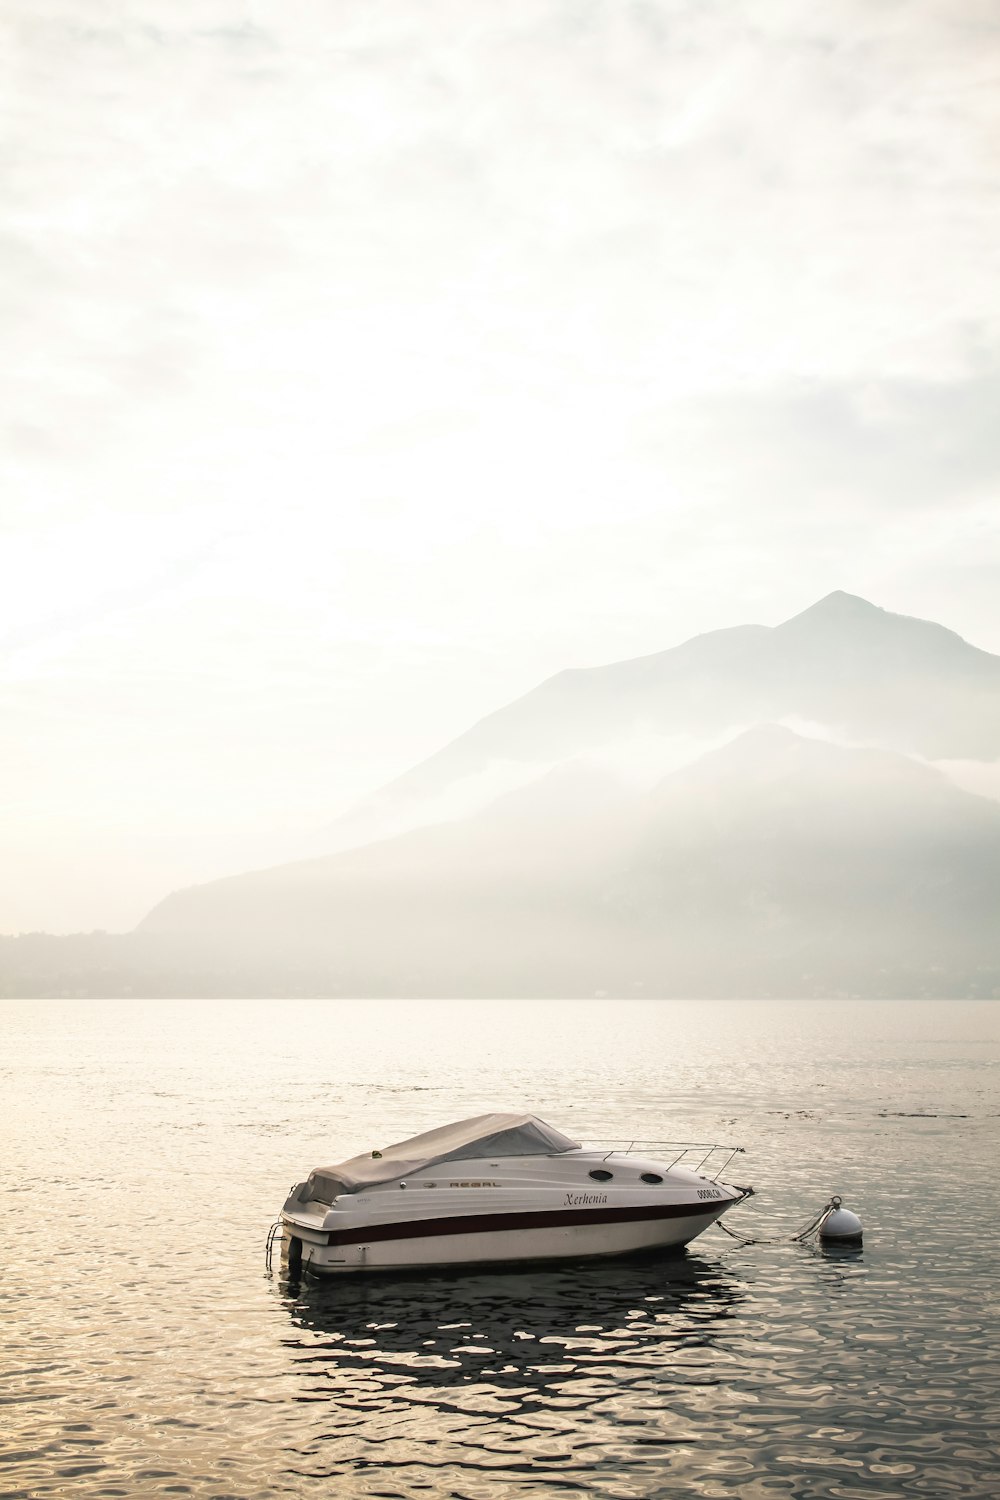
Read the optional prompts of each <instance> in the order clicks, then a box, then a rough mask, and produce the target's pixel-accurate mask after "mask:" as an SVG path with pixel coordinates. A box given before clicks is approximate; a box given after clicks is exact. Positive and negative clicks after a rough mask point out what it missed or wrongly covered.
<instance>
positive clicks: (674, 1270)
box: [281, 1252, 743, 1416]
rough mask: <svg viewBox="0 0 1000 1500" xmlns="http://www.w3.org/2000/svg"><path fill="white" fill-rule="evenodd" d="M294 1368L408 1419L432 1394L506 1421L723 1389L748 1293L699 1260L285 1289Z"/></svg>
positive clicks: (319, 1390) (341, 1397)
mask: <svg viewBox="0 0 1000 1500" xmlns="http://www.w3.org/2000/svg"><path fill="white" fill-rule="evenodd" d="M281 1294H282V1296H283V1298H284V1300H285V1302H286V1305H287V1308H288V1312H289V1316H290V1318H291V1322H292V1327H293V1330H294V1332H293V1334H292V1336H291V1337H289V1338H288V1339H287V1340H286V1341H285V1342H286V1348H287V1349H288V1351H289V1354H290V1357H291V1365H292V1369H293V1370H294V1371H295V1373H297V1374H298V1375H299V1376H300V1377H301V1378H302V1379H303V1380H304V1381H305V1383H306V1385H307V1386H308V1387H309V1390H308V1391H305V1390H304V1391H303V1392H302V1396H303V1397H304V1398H305V1399H310V1398H312V1399H316V1398H317V1397H319V1396H320V1395H322V1398H323V1399H325V1400H332V1401H334V1402H336V1403H337V1404H338V1405H343V1403H344V1402H345V1401H346V1402H350V1403H351V1404H352V1405H354V1406H356V1407H363V1406H365V1405H368V1406H370V1407H373V1408H374V1407H378V1408H379V1409H380V1410H383V1411H384V1409H385V1401H386V1399H388V1398H391V1401H392V1405H393V1406H394V1407H395V1409H396V1411H397V1412H400V1410H401V1408H402V1407H405V1406H406V1405H407V1403H408V1402H409V1403H412V1402H413V1401H415V1400H419V1402H420V1404H421V1406H423V1407H426V1406H427V1404H428V1398H429V1397H431V1393H432V1392H437V1393H438V1403H435V1402H434V1401H433V1397H431V1404H440V1406H441V1409H442V1410H444V1409H446V1408H447V1409H448V1410H450V1411H454V1410H455V1405H454V1397H455V1395H456V1388H463V1389H464V1390H465V1391H466V1392H468V1393H470V1394H471V1393H472V1391H473V1390H474V1391H475V1392H476V1393H477V1395H478V1397H479V1398H480V1399H482V1398H485V1397H487V1396H491V1397H492V1398H493V1402H492V1407H491V1404H490V1403H489V1402H488V1403H487V1406H486V1407H482V1406H479V1407H478V1408H477V1409H478V1410H479V1411H480V1414H481V1415H482V1414H483V1412H484V1411H486V1410H489V1409H493V1410H495V1411H496V1412H497V1413H498V1414H500V1413H503V1414H506V1415H507V1416H511V1415H514V1414H516V1413H522V1414H523V1413H526V1412H528V1411H529V1410H530V1411H532V1412H534V1413H535V1414H536V1415H537V1413H538V1412H539V1409H540V1408H539V1402H540V1401H541V1402H542V1403H545V1402H549V1401H551V1400H552V1399H553V1398H558V1402H559V1404H560V1405H561V1406H562V1407H564V1408H565V1407H567V1406H570V1407H572V1406H575V1405H577V1404H578V1403H579V1404H581V1405H582V1404H584V1403H586V1404H587V1405H588V1406H590V1407H591V1408H592V1409H593V1408H594V1403H595V1401H597V1402H598V1403H599V1401H600V1398H601V1397H602V1396H605V1397H607V1398H609V1399H613V1400H614V1402H615V1403H616V1405H617V1406H620V1403H621V1401H622V1399H623V1396H624V1394H625V1393H626V1391H627V1390H629V1389H631V1390H634V1391H638V1390H642V1389H644V1390H646V1391H647V1392H648V1391H649V1389H650V1388H651V1386H655V1387H656V1388H657V1389H661V1388H662V1387H663V1386H664V1385H667V1386H669V1385H678V1386H685V1387H688V1386H693V1385H700V1386H704V1385H706V1384H712V1383H714V1380H713V1373H712V1367H713V1365H714V1363H715V1361H716V1359H717V1358H718V1350H717V1349H716V1345H717V1343H718V1341H719V1338H720V1335H721V1334H722V1333H723V1331H724V1330H725V1328H726V1325H727V1322H728V1320H730V1319H731V1318H732V1317H733V1314H734V1311H735V1309H736V1307H737V1305H738V1304H739V1303H740V1301H741V1300H742V1297H743V1291H742V1288H741V1286H740V1283H739V1282H738V1281H737V1280H736V1279H735V1278H734V1277H733V1275H732V1274H731V1273H730V1272H729V1271H728V1270H726V1269H725V1268H724V1267H722V1266H720V1265H719V1264H717V1263H715V1262H712V1261H710V1260H708V1259H702V1258H700V1257H698V1256H696V1255H693V1254H691V1253H689V1252H684V1253H682V1254H680V1255H672V1256H658V1257H654V1258H646V1259H643V1260H635V1261H623V1260H614V1261H612V1260H607V1261H603V1262H600V1261H593V1260H588V1261H586V1262H573V1263H564V1264H562V1265H560V1266H559V1267H555V1268H553V1267H551V1266H548V1267H541V1266H540V1267H537V1268H536V1267H531V1268H524V1269H519V1270H517V1271H512V1272H499V1273H498V1272H497V1271H496V1270H493V1271H491V1272H489V1273H486V1272H483V1273H479V1274H468V1273H465V1274H462V1275H460V1276H455V1275H453V1274H452V1275H437V1274H429V1273H424V1274H422V1275H419V1276H411V1277H409V1278H406V1279H393V1280H391V1281H389V1280H382V1279H366V1280H364V1281H361V1280H357V1281H355V1280H351V1281H349V1282H348V1281H346V1279H345V1280H341V1281H337V1282H336V1283H328V1282H318V1281H314V1280H312V1279H306V1280H303V1281H301V1282H297V1281H286V1282H284V1283H283V1284H282V1287H281Z"/></svg>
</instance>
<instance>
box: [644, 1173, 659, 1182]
mask: <svg viewBox="0 0 1000 1500" xmlns="http://www.w3.org/2000/svg"><path fill="white" fill-rule="evenodd" d="M641 1175H642V1180H643V1182H662V1181H663V1178H662V1177H661V1176H660V1174H659V1172H643V1173H642V1174H641Z"/></svg>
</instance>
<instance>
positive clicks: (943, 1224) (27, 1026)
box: [0, 1000, 1000, 1500]
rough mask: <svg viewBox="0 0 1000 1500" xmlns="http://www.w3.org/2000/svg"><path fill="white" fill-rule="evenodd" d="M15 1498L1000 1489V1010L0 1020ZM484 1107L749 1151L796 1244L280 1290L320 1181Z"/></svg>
mask: <svg viewBox="0 0 1000 1500" xmlns="http://www.w3.org/2000/svg"><path fill="white" fill-rule="evenodd" d="M0 1071H2V1088H3V1127H2V1175H3V1187H4V1200H3V1201H4V1202H5V1204H6V1206H7V1215H6V1230H7V1240H6V1256H5V1262H6V1264H5V1268H4V1271H5V1274H4V1276H3V1279H2V1283H0V1285H2V1297H3V1304H4V1307H3V1330H2V1339H3V1345H4V1359H3V1377H4V1378H3V1388H2V1400H3V1403H4V1406H3V1421H2V1424H0V1433H2V1436H0V1442H2V1446H3V1460H4V1462H3V1466H2V1467H0V1494H2V1495H3V1496H8V1497H10V1496H25V1497H27V1496H56V1495H58V1496H63V1495H73V1496H80V1497H96V1496H137V1495H141V1496H156V1495H164V1496H165V1495H195V1496H199V1497H201V1496H204V1497H215V1500H222V1497H238V1500H251V1497H257V1496H272V1495H295V1496H319V1495H324V1496H326V1495H334V1494H336V1495H338V1496H355V1495H358V1496H385V1497H405V1500H416V1497H428V1500H439V1497H441V1500H443V1497H459V1500H462V1497H468V1500H479V1497H483V1500H485V1497H490V1500H497V1497H518V1500H521V1497H524V1500H527V1497H531V1496H543V1495H544V1496H552V1495H556V1494H559V1495H566V1496H572V1495H573V1494H575V1493H581V1492H582V1493H587V1494H592V1495H600V1496H614V1497H618V1496H620V1497H623V1500H624V1497H634V1496H643V1497H646V1496H659V1495H663V1496H704V1497H718V1500H723V1497H734V1496H739V1497H749V1500H755V1497H759V1500H764V1497H777V1496H802V1497H810V1500H812V1497H821V1496H831V1497H834V1496H835V1497H841V1500H851V1497H861V1496H880V1497H889V1496H899V1497H904V1496H924V1497H930V1500H945V1497H950V1496H995V1495H997V1494H998V1493H1000V1479H998V1475H1000V1451H998V1447H1000V1363H998V1350H1000V1329H998V1320H997V1298H998V1293H997V1276H996V1269H997V1254H996V1248H995V1247H996V1236H997V1222H996V1218H997V1210H998V1209H1000V1193H998V1191H997V1169H998V1163H1000V1150H998V1147H1000V1005H997V1004H991V1003H989V1002H983V1003H976V1004H972V1003H958V1002H920V1003H915V1004H912V1005H910V1004H904V1003H901V1002H896V1003H876V1002H870V1003H853V1002H844V1003H838V1004H818V1003H812V1002H805V1003H802V1004H795V1003H790V1002H789V1003H764V1002H760V1003H758V1002H725V1003H722V1002H703V1003H694V1002H691V1003H678V1002H663V1003H652V1002H645V1001H642V1002H638V1001H630V1002H615V1001H613V1000H601V1001H596V1000H595V1001H587V1002H582V1003H579V1004H576V1003H572V1002H568V1001H563V1002H537V1003H529V1002H513V1003H499V1002H475V1003H461V1002H439V1003H430V1002H405V1001H398V1002H363V1003H361V1002H342V1001H327V1002H324V1001H275V1002H272V1003H262V1002H258V1001H248V1002H237V1001H207V1002H200V1001H194V1000H192V1001H177V1002H164V1001H157V1002H152V1001H134V1002H123V1001H115V1002H106V1003H105V1002H98V1001H31V1002H14V1001H0ZM492 1108H500V1109H504V1108H512V1109H525V1108H527V1109H531V1110H534V1111H536V1112H537V1113H539V1114H541V1115H542V1116H543V1117H544V1118H546V1119H549V1120H550V1121H551V1122H552V1123H553V1124H555V1125H557V1126H559V1127H561V1128H563V1129H565V1130H566V1131H568V1132H569V1133H571V1134H576V1135H577V1136H578V1137H579V1136H580V1135H583V1136H592V1137H601V1138H607V1137H626V1138H632V1137H642V1138H653V1139H690V1140H723V1141H729V1140H731V1141H733V1142H734V1143H739V1144H741V1145H743V1146H744V1147H745V1148H746V1155H745V1157H743V1158H739V1166H738V1169H736V1170H734V1171H732V1172H731V1173H730V1174H729V1175H730V1177H731V1178H734V1179H735V1180H736V1181H739V1182H751V1183H753V1184H754V1185H755V1186H756V1188H757V1192H758V1196H757V1197H756V1198H754V1199H753V1200H751V1201H750V1202H749V1203H748V1204H746V1205H744V1206H742V1207H741V1208H739V1209H737V1210H736V1211H734V1212H733V1213H732V1214H731V1215H729V1217H728V1218H727V1221H726V1222H727V1223H729V1224H730V1225H732V1227H734V1228H739V1229H742V1230H744V1232H746V1233H748V1234H757V1235H762V1236H767V1237H769V1238H779V1239H780V1238H781V1237H783V1236H790V1235H791V1234H792V1233H793V1232H794V1231H795V1230H796V1229H798V1228H799V1227H801V1226H803V1225H804V1224H805V1223H806V1222H807V1221H808V1220H809V1219H811V1218H812V1217H813V1215H814V1214H815V1212H816V1211H817V1210H818V1209H819V1208H820V1207H821V1206H822V1204H823V1203H824V1202H825V1201H826V1199H827V1198H828V1197H829V1195H830V1193H831V1192H834V1191H836V1192H839V1193H842V1194H843V1196H844V1198H845V1202H846V1204H847V1206H849V1207H850V1208H852V1209H854V1210H855V1211H856V1212H857V1213H859V1214H860V1215H861V1217H862V1220H863V1222H864V1225H865V1244H864V1249H863V1251H860V1252H839V1253H824V1252H822V1251H821V1250H820V1249H819V1248H818V1247H815V1246H813V1247H812V1248H807V1247H804V1246H799V1245H794V1244H792V1243H790V1241H788V1240H787V1239H785V1240H783V1241H782V1242H781V1243H777V1244H769V1245H762V1244H757V1245H750V1246H747V1245H743V1244H741V1243H737V1242H736V1241H734V1240H732V1239H730V1238H728V1237H727V1236H726V1235H725V1234H723V1233H722V1232H721V1231H720V1230H718V1229H711V1230H709V1231H708V1232H707V1233H706V1234H705V1235H703V1236H702V1237H701V1238H700V1239H698V1240H696V1241H695V1242H694V1244H693V1245H692V1246H691V1247H689V1249H688V1250H687V1251H686V1252H685V1253H683V1254H681V1255H679V1256H674V1257H673V1258H669V1257H665V1258H660V1259H654V1260H652V1261H645V1262H633V1263H630V1262H614V1261H609V1262H590V1263H584V1264H579V1265H573V1266H568V1267H563V1268H559V1269H537V1268H534V1269H525V1270H522V1271H519V1272H510V1273H502V1272H495V1271H489V1272H482V1273H476V1274H468V1275H455V1276H446V1275H436V1274H434V1275H427V1276H424V1277H422V1278H421V1277H418V1278H411V1279H409V1280H401V1281H398V1282H391V1281H372V1282H369V1283H363V1282H351V1283H334V1284H310V1283H308V1282H304V1283H302V1284H297V1283H294V1282H292V1283H289V1282H288V1281H287V1280H284V1279H283V1275H282V1272H281V1271H280V1268H278V1267H277V1266H276V1268H275V1271H274V1273H273V1274H268V1273H267V1272H266V1270H265V1266H264V1239H265V1234H266V1231H267V1228H268V1225H269V1223H270V1221H271V1220H272V1219H273V1218H274V1217H275V1216H276V1213H277V1211H278V1209H279V1207H280V1205H281V1202H282V1200H283V1198H284V1196H285V1193H286V1192H287V1189H288V1187H289V1185H290V1184H291V1183H292V1182H293V1181H295V1180H298V1179H300V1178H301V1177H303V1176H304V1175H305V1173H306V1172H307V1171H308V1170H309V1168H311V1167H312V1166H314V1165H316V1164H318V1163H322V1162H329V1161H330V1160H337V1159H340V1158H342V1157H344V1156H347V1155H350V1154H353V1153H354V1152H356V1151H359V1150H365V1149H368V1148H370V1147H375V1146H379V1145H384V1144H385V1143H387V1142H389V1141H392V1140H395V1139H398V1138H400V1137H401V1136H406V1135H410V1134H413V1133H415V1132H416V1131H418V1130H421V1129H425V1128H428V1127H430V1126H432V1125H435V1124H441V1123H444V1122H446V1121H449V1120H453V1119H458V1118H461V1117H462V1116H465V1115H471V1114H475V1113H478V1112H480V1111H483V1110H486V1109H492Z"/></svg>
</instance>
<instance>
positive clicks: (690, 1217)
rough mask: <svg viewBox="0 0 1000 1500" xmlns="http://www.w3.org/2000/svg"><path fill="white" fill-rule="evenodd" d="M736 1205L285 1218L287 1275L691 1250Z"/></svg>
mask: <svg viewBox="0 0 1000 1500" xmlns="http://www.w3.org/2000/svg"><path fill="white" fill-rule="evenodd" d="M732 1202H733V1199H730V1198H727V1199H725V1200H724V1201H718V1202H696V1203H673V1204H661V1205H658V1206H655V1207H652V1206H651V1207H648V1208H645V1207H644V1208H621V1209H612V1208H609V1209H604V1210H603V1211H602V1210H598V1211H593V1210H591V1211H589V1212H587V1211H584V1212H573V1211H569V1212H567V1211H560V1210H554V1211H539V1212H528V1213H511V1214H477V1215H467V1216H454V1217H446V1218H437V1219H425V1220H416V1221H415V1220H408V1221H407V1220H401V1221H396V1222H394V1223H381V1224H369V1225H354V1226H352V1227H351V1228H349V1229H346V1230H341V1231H332V1232H325V1231H320V1230H314V1229H312V1227H311V1226H308V1225H303V1224H298V1223H295V1222H294V1221H291V1220H289V1219H288V1218H285V1220H284V1222H283V1234H282V1251H283V1254H284V1255H285V1256H286V1257H287V1259H288V1262H289V1268H290V1269H296V1268H299V1267H300V1268H301V1269H302V1270H304V1271H309V1272H310V1273H312V1274H314V1275H317V1276H338V1275H351V1274H357V1273H359V1272H361V1273H363V1272H370V1271H381V1270H384V1271H402V1270H414V1269H419V1268H423V1267H433V1266H437V1267H441V1266H476V1265H490V1264H494V1265H495V1264H509V1263H515V1262H519V1261H546V1260H577V1259H580V1258H583V1257H589V1256H594V1257H597V1256H621V1255H635V1254H640V1253H642V1252H644V1251H651V1250H661V1249H669V1248H671V1247H679V1246H682V1245H686V1244H687V1243H688V1242H689V1241H690V1240H692V1239H694V1238H695V1237H696V1236H697V1235H699V1234H701V1233H702V1232H703V1231H704V1230H706V1229H708V1228H709V1227H710V1226H711V1225H712V1224H713V1223H714V1222H715V1220H716V1219H718V1218H719V1217H720V1215H721V1214H722V1213H724V1212H725V1210H726V1209H727V1208H729V1207H731V1206H732Z"/></svg>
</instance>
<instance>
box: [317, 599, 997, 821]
mask: <svg viewBox="0 0 1000 1500" xmlns="http://www.w3.org/2000/svg"><path fill="white" fill-rule="evenodd" d="M781 720H786V721H788V720H791V721H798V722H799V723H804V722H808V723H812V724H817V725H822V726H826V727H827V728H828V729H829V730H830V732H831V734H832V735H833V737H835V738H840V739H843V740H846V741H850V742H854V743H861V744H867V745H874V746H880V747H883V748H886V749H894V750H899V751H902V752H904V753H906V754H913V755H919V756H922V757H924V758H925V759H928V760H938V759H950V760H973V761H977V760H993V759H995V758H996V757H997V756H1000V657H996V656H992V655H990V654H989V653H988V652H985V651H980V650H978V649H977V648H976V647H975V646H970V645H969V644H968V643H967V642H966V641H964V640H963V639H962V638H961V636H958V635H956V634H955V633H954V632H953V631H950V630H946V629H945V628H944V627H943V626H941V625H937V624H934V623H932V622H930V621H927V620H918V619H911V618H909V617H907V616H905V615H894V614H890V613H888V612H887V611H886V610H884V609H879V608H878V607H877V606H876V605H874V604H869V603H868V602H867V601H866V600H864V599H859V598H857V597H855V596H854V595H852V594H845V593H841V592H837V593H833V594H830V595H828V596H827V597H826V598H825V599H821V600H820V601H819V602H818V603H817V604H814V605H812V606H811V608H809V609H807V610H805V611H804V612H803V613H802V614H799V615H796V616H795V617H794V618H793V619H790V620H786V621H785V622H784V624H782V625H778V626H776V627H774V628H769V627H766V626H763V625H744V626H740V627H737V628H734V629H729V630H719V631H713V632H711V633H709V634H707V635H700V636H695V637H694V638H693V639H692V640H689V641H686V642H685V643H684V644H683V645H680V646H676V647H674V648H673V649H671V650H668V651H661V652H657V653H656V654H655V655H653V656H645V657H640V658H637V659H635V660H630V661H622V662H615V663H613V664H611V665H610V666H602V667H592V668H587V669H580V670H572V671H566V672H560V673H558V674H557V675H556V676H555V677H552V678H550V679H549V680H548V681H546V682H543V683H542V684H541V685H540V686H539V687H537V688H535V689H534V690H533V691H531V692H529V693H527V694H526V695H525V696H524V697H522V698H518V699H517V700H516V701H515V702H513V703H510V704H508V705H507V706H506V707H504V708H501V709H498V710H497V711H496V712H495V713H492V714H490V715H488V716H487V717H486V718H485V719H481V720H480V721H479V722H478V723H477V724H474V725H473V726H472V728H471V729H469V730H468V731H466V733H465V734H462V735H460V736H459V738H458V739H456V740H453V741H452V742H451V743H450V744H448V745H446V746H445V747H444V748H443V749H442V750H439V751H438V752H437V753H436V754H435V755H432V756H431V757H430V758H429V759H428V760H425V761H423V762H422V763H421V764H420V765H418V766H416V767H415V768H414V769H413V770H411V771H408V772H407V773H406V774H405V775H404V776H402V777H400V778H399V779H398V780H396V781H394V782H393V783H391V784H390V785H389V786H387V787H385V788H384V789H383V790H382V791H381V792H380V793H378V794H377V795H376V796H375V797H373V798H371V799H368V801H367V802H366V803H364V804H363V805H362V806H361V807H360V808H358V809H356V810H355V812H354V813H353V814H350V815H348V817H347V818H346V819H344V820H342V822H341V824H340V825H339V826H337V827H336V829H335V831H334V838H333V839H332V842H333V843H334V845H335V846H340V847H343V846H344V844H345V842H346V843H352V842H362V841H363V840H365V839H367V838H370V837H373V836H375V834H376V833H378V832H383V833H384V832H388V831H393V830H395V829H397V828H399V827H403V826H410V825H412V824H413V823H414V822H426V821H429V820H430V819H431V818H432V817H435V816H438V815H440V813H439V810H438V809H439V808H440V806H441V805H442V803H443V805H444V806H445V807H447V805H448V804H447V797H448V794H449V792H450V791H453V790H454V789H455V788H456V787H459V786H460V785H461V784H463V783H465V784H468V783H469V779H470V778H475V777H477V776H478V777H481V778H482V777H485V774H486V773H487V771H488V769H489V768H490V767H491V766H493V767H496V766H498V765H500V764H503V763H508V764H509V763H511V762H523V763H525V764H526V765H527V766H529V767H532V766H540V765H544V764H551V763H553V762H558V761H561V760H564V759H567V758H570V757H573V756H577V755H580V754H581V753H583V752H586V751H595V750H600V749H601V748H602V747H614V746H616V745H619V746H620V745H622V744H623V743H624V742H627V741H628V740H629V738H630V737H633V736H637V735H638V736H647V737H657V736H659V737H661V738H662V739H663V740H664V741H670V740H677V739H681V740H686V741H690V742H694V743H696V744H700V746H701V747H702V748H704V747H705V745H706V744H708V743H710V742H712V741H713V740H716V739H718V738H719V737H720V736H721V735H723V734H725V732H726V731H727V730H734V729H738V728H743V727H746V726H748V725H753V724H757V723H762V722H775V721H781ZM664 755H665V757H666V763H667V764H669V763H670V751H669V749H668V748H666V747H665V749H664ZM684 758H685V757H684V756H683V755H681V756H677V757H676V759H677V760H681V759H684Z"/></svg>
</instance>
